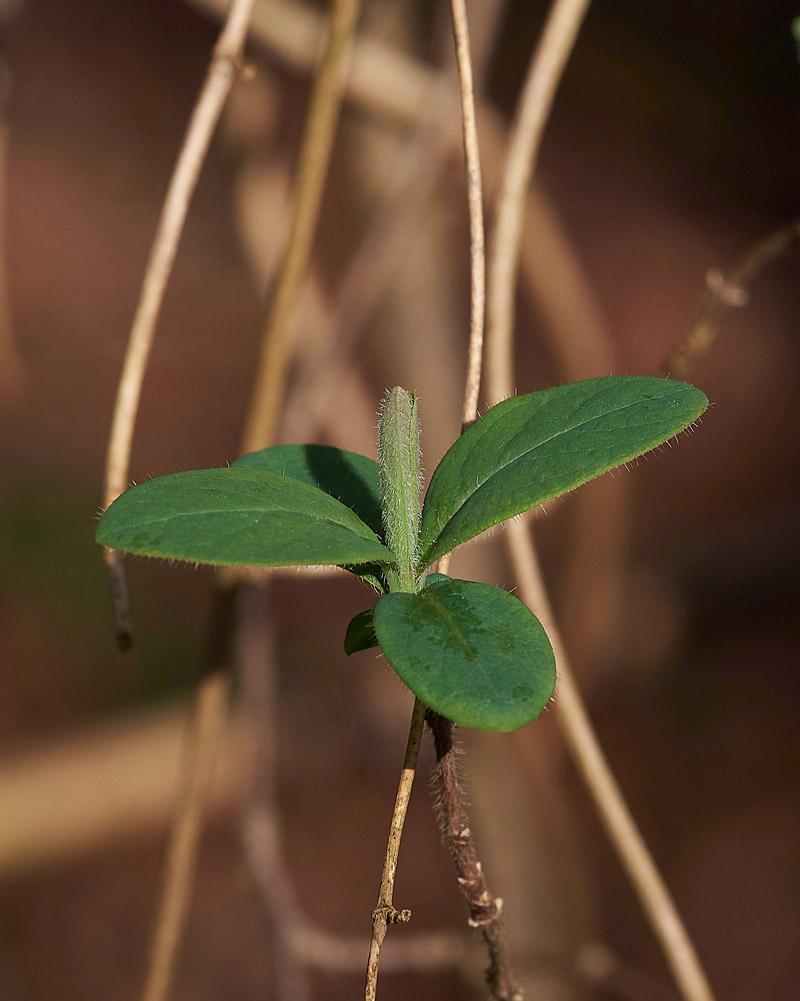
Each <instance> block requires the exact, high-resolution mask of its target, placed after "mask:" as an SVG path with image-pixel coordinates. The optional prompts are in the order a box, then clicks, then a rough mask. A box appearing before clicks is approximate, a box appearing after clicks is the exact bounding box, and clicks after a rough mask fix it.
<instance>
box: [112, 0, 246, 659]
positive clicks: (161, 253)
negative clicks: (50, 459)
mask: <svg viewBox="0 0 800 1001" xmlns="http://www.w3.org/2000/svg"><path fill="white" fill-rule="evenodd" d="M254 2H255V0H234V2H233V4H232V5H231V8H230V13H229V14H228V17H227V20H226V22H225V26H224V28H223V29H222V33H221V34H220V36H219V40H218V42H217V45H216V47H215V49H214V55H213V57H212V59H211V64H210V66H209V68H208V72H207V74H206V78H205V81H204V83H203V87H202V90H201V92H200V96H199V98H198V100H197V103H196V105H195V107H194V111H193V112H192V117H191V120H190V122H189V127H188V128H187V130H186V136H185V138H184V141H183V146H182V147H181V151H180V153H179V155H178V161H177V163H176V164H175V170H174V172H173V174H172V178H171V179H170V183H169V190H168V191H167V197H166V199H165V201H164V207H163V209H162V210H161V217H160V219H159V222H158V229H157V231H156V236H155V240H154V242H153V248H152V250H151V251H150V257H149V259H148V262H147V268H146V270H145V275H144V280H143V282H142V290H141V292H140V295H139V302H138V305H137V307H136V313H135V315H134V319H133V326H132V327H131V332H130V335H129V337H128V346H127V348H126V351H125V362H124V364H123V368H122V374H121V376H120V381H119V386H118V388H117V398H116V401H115V403H114V415H113V417H112V423H111V433H110V435H109V439H108V449H107V452H106V471H105V486H104V490H103V506H104V507H108V505H109V504H111V503H112V501H114V500H116V498H117V497H118V496H119V495H120V494H121V493H122V491H123V490H124V489H125V488H126V486H127V485H128V478H129V475H130V473H129V469H130V457H131V444H132V442H133V430H134V427H135V424H136V415H137V413H138V410H139V400H140V397H141V391H142V383H143V381H144V374H145V370H146V369H147V363H148V360H149V358H150V350H151V348H152V345H153V337H154V336H155V329H156V323H157V321H158V316H159V313H160V311H161V304H162V302H163V301H164V293H165V291H166V287H167V282H168V280H169V276H170V273H171V271H172V264H173V262H174V260H175V254H176V252H177V249H178V243H179V241H180V238H181V233H182V232H183V226H184V222H185V221H186V214H187V212H188V209H189V201H190V200H191V197H192V194H193V193H194V189H195V187H196V184H197V179H198V177H199V175H200V169H201V168H202V165H203V161H204V160H205V156H206V153H207V152H208V147H209V144H210V142H211V136H212V134H213V132H214V129H215V127H216V125H217V122H218V121H219V116H220V114H221V113H222V108H223V106H224V104H225V100H226V98H227V96H228V94H229V93H230V89H231V87H232V86H233V81H234V79H235V77H236V73H237V70H238V65H239V62H240V60H241V56H242V50H243V49H244V43H245V39H246V37H247V25H248V21H249V19H250V14H251V11H252V9H253V4H254ZM106 562H107V563H108V570H109V584H110V592H111V601H112V608H113V612H114V619H115V630H116V634H117V641H118V643H119V644H120V646H121V647H123V648H124V647H126V646H128V645H130V641H131V623H130V609H129V606H128V595H127V585H126V582H125V576H124V572H123V569H122V564H121V562H120V559H119V554H118V553H116V552H115V551H114V550H112V549H107V550H106Z"/></svg>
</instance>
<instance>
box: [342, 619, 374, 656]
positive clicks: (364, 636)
mask: <svg viewBox="0 0 800 1001" xmlns="http://www.w3.org/2000/svg"><path fill="white" fill-rule="evenodd" d="M372 612H373V610H372V609H371V608H368V609H367V610H366V611H365V612H359V613H358V615H354V616H353V618H352V619H351V620H350V622H349V623H348V626H347V632H346V633H345V634H344V652H345V653H346V654H347V656H348V657H349V656H350V654H351V653H358V651H359V650H369V649H371V648H372V647H374V646H377V645H378V637H377V636H376V635H375V626H374V625H373V623H372Z"/></svg>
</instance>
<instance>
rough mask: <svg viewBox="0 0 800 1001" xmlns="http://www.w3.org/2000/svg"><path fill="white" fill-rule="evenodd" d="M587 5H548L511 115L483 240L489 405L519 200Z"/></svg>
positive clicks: (502, 365)
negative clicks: (499, 179)
mask: <svg viewBox="0 0 800 1001" xmlns="http://www.w3.org/2000/svg"><path fill="white" fill-rule="evenodd" d="M588 6H589V0H556V2H555V3H554V4H553V6H552V8H551V10H550V14H549V16H548V19H547V23H546V24H545V27H544V31H543V32H542V35H541V38H540V39H539V44H538V45H537V47H536V50H535V52H534V54H533V57H532V59H531V62H530V65H529V67H528V73H527V76H526V78H525V84H524V87H523V91H522V94H521V95H520V99H519V103H518V104H517V110H516V113H515V115H514V122H513V124H512V129H511V139H510V142H509V147H508V157H507V160H506V164H505V168H504V173H503V181H502V184H501V188H500V193H499V196H498V202H497V214H496V216H495V222H494V226H493V228H492V234H491V239H490V241H489V275H490V279H489V283H488V298H487V317H486V328H487V344H486V351H487V378H488V383H487V389H488V396H489V399H490V401H491V402H492V403H496V402H498V400H500V399H501V398H502V393H503V392H504V393H509V392H511V391H512V390H513V379H512V378H511V373H512V370H513V360H512V356H511V333H512V330H513V326H514V288H515V284H516V274H517V261H518V258H519V246H520V240H521V238H522V229H523V225H524V220H525V210H524V209H525V200H526V197H527V191H528V187H529V185H530V181H531V177H532V176H533V170H534V167H535V164H536V159H537V156H538V152H539V146H540V144H541V139H542V133H543V131H544V126H545V123H546V122H547V119H548V117H549V114H550V108H551V107H552V103H553V98H554V96H555V91H556V87H557V86H558V82H559V80H560V79H561V76H562V74H563V71H564V67H565V65H566V61H567V58H568V57H569V54H570V52H571V51H572V46H573V45H574V43H575V38H576V37H577V34H578V31H579V29H580V26H581V22H582V21H583V17H584V14H585V13H586V10H587V8H588ZM490 373H491V374H490ZM501 386H502V387H504V388H503V389H502V391H501ZM508 387H511V389H509V388H508Z"/></svg>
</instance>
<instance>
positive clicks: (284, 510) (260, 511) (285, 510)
mask: <svg viewBox="0 0 800 1001" xmlns="http://www.w3.org/2000/svg"><path fill="white" fill-rule="evenodd" d="M272 512H275V513H277V514H292V515H298V514H300V515H302V516H303V517H306V518H314V519H315V520H316V521H320V522H326V523H327V524H329V525H336V527H337V528H343V529H345V530H346V531H348V532H352V534H353V535H355V536H356V538H359V539H361V540H362V541H363V542H373V541H374V542H375V543H377V545H379V546H381V547H382V548H383V549H386V546H384V545H383V543H382V542H381V541H380V539H379V538H378V537H377V536H376V535H375V533H374V532H373V533H372V534H373V536H374V538H368V537H365V536H363V535H361V534H360V533H359V532H357V531H356V530H355V528H352V527H351V526H350V525H346V524H344V523H343V522H341V521H335V520H334V519H333V518H331V517H329V516H327V515H320V514H315V513H313V512H308V511H298V510H297V509H296V508H291V507H268V508H263V507H261V508H249V507H237V508H233V509H229V508H209V509H208V510H205V509H201V510H198V511H186V512H183V513H177V514H171V515H168V516H165V517H160V518H150V519H144V518H141V519H137V524H138V525H140V526H142V527H151V526H153V525H164V524H166V523H167V522H170V521H176V520H179V519H181V518H193V517H196V516H201V517H202V516H203V515H206V514H220V515H223V514H224V515H233V514H246V515H251V516H255V515H264V514H270V513H272ZM353 517H355V518H358V515H357V514H355V513H353ZM359 520H360V519H359ZM364 527H365V528H366V529H367V531H368V532H372V529H371V528H370V527H369V525H367V524H366V523H364ZM243 530H244V529H237V530H236V531H243ZM386 551H387V552H390V550H388V549H386Z"/></svg>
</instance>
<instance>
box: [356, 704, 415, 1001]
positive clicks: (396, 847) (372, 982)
mask: <svg viewBox="0 0 800 1001" xmlns="http://www.w3.org/2000/svg"><path fill="white" fill-rule="evenodd" d="M424 726H425V706H424V704H423V703H422V702H420V700H419V699H414V711H413V713H412V714H411V726H410V727H409V731H408V743H407V744H406V753H405V755H404V757H403V771H402V773H401V775H400V783H399V785H398V787H397V796H396V797H395V802H394V810H393V812H392V822H391V825H390V827H389V840H388V843H387V846H386V857H385V859H384V862H383V872H382V874H381V886H380V890H379V892H378V903H377V905H376V907H375V910H374V911H373V912H372V938H371V940H370V946H369V959H368V961H367V985H366V990H365V992H364V997H365V1001H375V996H376V994H377V990H378V967H379V964H380V957H381V946H382V945H383V940H384V939H385V938H386V932H387V929H388V927H389V925H390V924H405V923H407V922H408V921H410V920H411V911H408V910H397V908H396V907H395V906H394V879H395V874H396V872H397V859H398V856H399V853H400V840H401V838H402V836H403V825H404V824H405V820H406V814H407V812H408V804H409V801H410V799H411V788H412V786H413V785H414V776H415V775H416V773H417V760H418V758H419V749H420V744H421V743H422V731H423V729H424Z"/></svg>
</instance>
